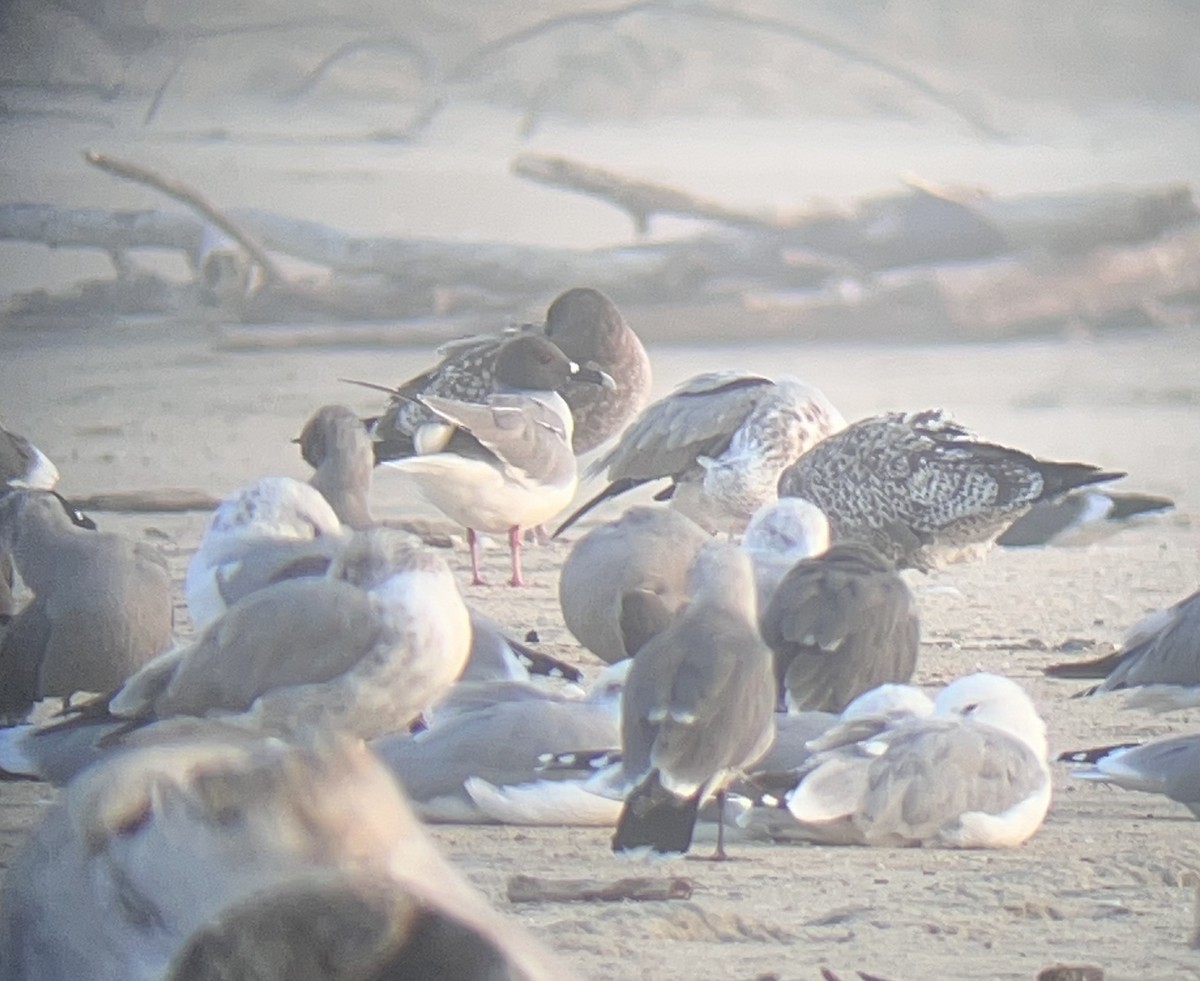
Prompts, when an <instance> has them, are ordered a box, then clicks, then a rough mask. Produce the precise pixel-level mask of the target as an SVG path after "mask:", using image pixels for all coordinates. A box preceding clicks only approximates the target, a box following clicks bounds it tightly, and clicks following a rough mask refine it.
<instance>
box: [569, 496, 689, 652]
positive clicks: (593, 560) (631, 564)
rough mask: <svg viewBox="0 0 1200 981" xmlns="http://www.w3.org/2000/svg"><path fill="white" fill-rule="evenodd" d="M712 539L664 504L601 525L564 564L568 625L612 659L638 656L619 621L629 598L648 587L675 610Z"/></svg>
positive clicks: (582, 640)
mask: <svg viewBox="0 0 1200 981" xmlns="http://www.w3.org/2000/svg"><path fill="white" fill-rule="evenodd" d="M708 540H709V535H708V533H707V532H705V531H704V529H702V528H701V527H700V526H699V525H697V524H696V523H695V522H694V521H692V520H691V519H690V518H687V517H685V516H684V515H682V514H680V513H678V512H676V511H672V510H668V509H666V508H656V507H646V506H639V507H633V508H630V509H629V510H628V511H626V512H625V513H624V514H623V515H621V517H620V518H618V519H617V520H615V521H611V522H608V523H607V524H603V525H597V526H596V527H595V528H593V529H591V530H590V531H589V532H588V533H587V534H586V535H584V536H583V537H582V538H580V539H579V541H577V542H576V543H575V544H574V545H573V546H572V548H571V551H570V552H569V553H568V555H567V558H566V560H565V561H564V562H563V567H562V573H561V575H560V576H559V580H558V600H559V605H560V606H561V608H562V615H563V622H564V623H565V624H566V625H567V629H568V630H570V631H571V633H572V634H574V636H575V639H576V640H578V641H579V643H581V644H582V645H583V646H584V647H586V648H587V649H588V650H589V651H591V652H592V653H593V654H595V655H596V657H598V658H600V660H602V661H605V662H607V663H608V664H615V663H616V662H617V661H620V660H623V659H624V658H626V657H630V656H632V655H633V654H635V653H636V651H630V650H628V649H627V645H626V640H625V637H624V636H623V632H622V625H621V624H622V616H623V615H624V613H625V608H626V606H627V605H628V602H627V601H628V600H629V598H630V597H631V595H636V594H637V591H648V592H650V593H653V594H655V595H656V596H657V597H659V598H660V599H661V600H662V602H663V604H664V606H665V608H666V610H667V612H668V613H674V611H675V610H677V609H678V608H679V607H680V606H682V605H683V603H684V601H685V600H686V599H687V589H686V583H687V570H688V568H689V567H690V566H691V564H692V560H693V559H694V558H695V557H696V553H697V551H699V549H700V547H701V546H702V545H703V544H704V543H705V542H706V541H708Z"/></svg>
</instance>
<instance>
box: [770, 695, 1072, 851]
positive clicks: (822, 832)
mask: <svg viewBox="0 0 1200 981" xmlns="http://www.w3.org/2000/svg"><path fill="white" fill-rule="evenodd" d="M876 721H877V723H878V724H877V725H874V726H872V725H871V723H872V720H871V719H857V720H852V721H851V722H849V723H847V724H846V725H845V727H835V728H833V729H831V730H830V731H829V732H828V733H826V734H825V735H824V736H822V737H820V738H819V739H818V740H817V742H816V748H818V749H820V750H821V752H819V753H818V754H817V755H816V756H814V757H813V759H812V760H811V761H810V762H809V764H808V766H807V767H806V769H805V770H803V771H802V776H801V779H800V782H799V783H798V784H797V785H796V786H795V787H794V789H792V790H791V791H790V792H789V793H788V794H787V797H786V809H787V811H789V812H790V813H791V816H792V818H793V819H794V822H795V823H794V824H792V825H789V827H788V830H787V831H786V832H785V833H783V834H782V835H781V836H783V837H789V838H801V839H804V840H808V841H814V842H818V843H823V844H840V845H874V846H885V847H889V846H911V845H931V846H940V847H945V848H1009V847H1015V846H1017V845H1020V844H1022V843H1023V842H1025V841H1027V840H1028V839H1029V838H1030V837H1031V836H1032V835H1033V834H1034V833H1035V832H1036V831H1037V829H1038V828H1039V827H1041V824H1042V821H1043V819H1044V818H1045V816H1046V811H1047V809H1048V808H1049V806H1050V770H1049V767H1048V766H1047V763H1046V726H1045V723H1044V722H1043V721H1042V719H1041V717H1040V716H1039V715H1038V713H1037V709H1036V708H1035V707H1034V705H1033V702H1032V701H1031V700H1030V698H1029V696H1028V695H1027V694H1026V693H1025V690H1024V689H1023V688H1021V686H1020V685H1018V684H1017V683H1016V682H1014V681H1010V680H1009V679H1008V678H1003V677H1000V676H998V675H992V674H973V675H969V676H967V677H964V678H959V679H958V680H957V681H954V682H952V683H951V684H949V685H947V686H946V687H945V688H944V689H942V691H941V692H939V693H938V695H937V698H936V699H935V700H934V713H933V715H932V716H931V717H929V718H924V719H921V718H916V719H914V718H907V719H902V720H901V721H899V722H897V721H895V720H894V719H880V720H876ZM864 730H865V731H864Z"/></svg>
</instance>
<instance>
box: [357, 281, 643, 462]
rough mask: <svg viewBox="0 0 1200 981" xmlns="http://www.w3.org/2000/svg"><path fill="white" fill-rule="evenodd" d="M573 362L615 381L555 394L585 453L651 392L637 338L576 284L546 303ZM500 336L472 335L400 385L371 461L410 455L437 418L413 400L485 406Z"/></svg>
mask: <svg viewBox="0 0 1200 981" xmlns="http://www.w3.org/2000/svg"><path fill="white" fill-rule="evenodd" d="M530 330H531V332H533V333H535V334H544V336H546V337H549V338H550V340H552V341H553V342H554V343H555V344H556V345H557V346H558V347H559V349H560V350H561V351H562V352H563V353H564V354H565V355H566V356H567V357H568V358H570V359H571V360H572V361H574V362H576V363H577V364H580V365H583V366H584V367H592V368H598V369H599V370H601V371H603V372H605V373H606V374H608V375H609V376H611V377H612V379H613V382H614V384H613V386H612V387H611V388H599V389H598V388H596V387H594V386H592V385H588V384H579V383H576V382H573V381H568V382H567V383H566V384H565V385H564V386H563V387H562V388H561V390H560V393H561V394H562V396H563V398H564V399H565V400H566V403H567V405H568V406H569V407H570V409H571V414H572V415H573V417H574V419H575V429H574V432H573V434H572V438H571V446H572V449H573V450H574V451H575V453H576V454H577V455H582V454H584V453H587V452H589V451H591V450H593V449H595V448H596V447H598V446H599V445H600V444H601V443H604V442H606V441H607V440H609V439H611V438H612V437H613V436H615V435H616V434H617V433H619V432H620V431H621V430H622V429H623V428H624V427H625V424H626V423H627V422H629V420H630V419H632V418H633V417H634V416H635V415H636V414H637V413H638V412H640V411H641V410H642V408H644V407H645V404H646V402H647V400H648V398H649V394H650V383H651V377H650V359H649V357H648V356H647V354H646V349H645V348H644V347H643V346H642V342H641V341H640V340H638V336H637V334H635V333H634V332H633V331H632V330H630V328H629V326H628V325H627V324H626V323H625V320H624V318H623V317H622V316H621V314H620V312H619V311H618V310H617V308H616V307H615V306H614V305H613V304H612V301H610V300H609V299H608V297H606V296H605V295H604V294H603V293H601V292H600V291H599V290H594V289H590V288H587V287H577V288H575V289H570V290H567V291H566V292H565V293H563V294H562V295H561V296H559V297H558V298H557V299H556V300H555V301H554V302H553V303H551V304H550V308H549V310H548V311H547V312H546V323H545V328H544V331H541V330H538V329H537V328H530ZM507 339H508V338H507V336H506V335H491V336H483V337H470V338H466V339H464V340H459V341H453V342H451V343H449V344H446V345H444V346H442V347H441V348H439V349H438V354H439V355H441V357H442V361H441V362H440V363H439V364H437V365H436V366H434V367H433V368H431V369H429V370H428V371H426V372H423V373H422V374H420V375H418V376H417V377H415V378H412V379H410V380H409V381H407V382H405V383H404V384H402V385H400V386H399V388H398V389H397V390H396V394H397V396H398V397H397V398H395V399H393V401H392V403H391V405H389V406H388V409H387V412H386V413H385V414H384V415H383V416H382V417H381V418H380V419H379V420H378V421H376V422H375V424H374V436H375V439H376V440H377V442H376V444H375V453H376V459H377V460H379V461H381V462H382V461H384V460H393V459H397V458H399V457H405V456H411V455H412V453H413V452H414V446H413V437H414V434H416V433H417V432H418V431H419V430H420V428H421V427H422V426H425V425H428V424H431V423H436V422H438V421H439V420H438V419H437V417H436V416H434V415H433V414H431V413H430V412H429V411H428V410H427V409H426V408H424V407H423V406H421V405H420V404H419V403H418V402H416V401H415V399H416V397H417V396H418V395H437V396H441V397H443V398H450V399H454V400H455V401H459V402H486V401H487V399H488V397H489V396H491V395H492V394H493V393H494V391H495V390H496V388H495V380H496V358H497V354H498V352H499V350H500V348H501V346H502V345H503V344H504V343H505V341H506V340H507Z"/></svg>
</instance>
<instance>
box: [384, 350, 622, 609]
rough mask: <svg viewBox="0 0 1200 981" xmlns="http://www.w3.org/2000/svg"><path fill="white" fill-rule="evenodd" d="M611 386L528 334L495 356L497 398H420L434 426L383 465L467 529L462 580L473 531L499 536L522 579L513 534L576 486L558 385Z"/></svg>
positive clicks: (556, 506)
mask: <svg viewBox="0 0 1200 981" xmlns="http://www.w3.org/2000/svg"><path fill="white" fill-rule="evenodd" d="M572 378H575V379H579V380H582V381H590V382H594V383H595V384H598V385H611V384H612V379H611V378H609V377H608V376H607V375H605V374H603V373H602V372H598V371H595V370H591V369H586V368H583V369H581V368H580V367H579V366H578V365H577V364H575V363H574V362H573V361H570V360H568V359H567V357H566V355H564V354H563V353H562V352H561V351H560V350H559V349H558V348H557V347H555V346H554V344H553V343H552V342H551V341H549V340H548V339H546V338H545V337H541V336H538V335H536V334H518V335H517V336H516V337H514V338H512V339H510V340H508V341H506V342H505V344H504V345H503V346H502V347H501V349H500V350H499V351H498V352H497V354H496V366H495V379H494V380H495V385H496V392H495V393H494V394H492V395H491V396H489V397H488V399H487V401H486V402H484V403H482V404H480V403H473V402H463V401H458V400H455V399H447V398H444V397H442V396H437V395H419V396H417V400H418V401H419V402H420V404H421V405H422V406H424V407H425V408H427V409H429V410H430V411H431V412H432V413H433V414H434V415H435V416H436V417H437V419H438V420H440V421H439V422H438V423H435V424H427V425H425V426H422V427H421V429H420V430H419V431H418V432H417V434H416V435H415V437H414V446H415V448H416V450H417V452H416V454H415V455H413V456H408V457H404V458H402V459H396V460H389V461H387V462H386V465H387V466H388V467H391V468H394V469H395V470H398V471H399V472H400V473H401V474H402V475H403V476H404V477H405V478H406V480H407V482H408V484H409V486H411V487H412V488H413V490H415V491H416V492H417V493H418V494H419V495H420V496H422V497H423V498H424V499H425V500H427V501H428V502H429V503H430V504H432V505H433V506H434V507H436V508H437V509H438V510H439V511H441V512H442V513H443V514H445V515H446V516H447V517H448V518H450V519H451V520H453V521H456V522H458V523H459V524H461V525H463V526H465V527H466V529H467V543H468V545H469V547H470V551H471V583H472V585H483V584H484V580H483V578H482V576H481V575H480V572H479V548H478V541H477V537H476V534H477V532H479V531H487V532H496V533H498V532H505V531H506V532H508V542H509V548H510V551H511V554H512V576H511V578H510V580H509V582H510V584H511V585H513V586H521V585H524V579H523V577H522V575H521V558H520V555H521V553H520V549H521V531H522V529H524V528H533V527H536V526H538V525H541V524H542V523H544V522H546V521H548V520H549V519H550V518H552V517H554V515H556V514H558V513H559V512H560V511H562V510H563V508H565V507H566V506H567V504H569V503H570V501H571V498H572V497H573V496H574V494H575V488H576V486H577V485H578V480H579V477H578V471H577V468H576V464H575V455H574V453H573V452H572V450H571V433H572V429H573V426H574V423H573V421H572V418H571V412H570V409H568V407H567V404H566V402H565V401H563V398H562V396H561V395H559V394H558V389H560V388H562V387H563V386H564V385H565V384H566V383H567V382H568V381H569V380H570V379H572Z"/></svg>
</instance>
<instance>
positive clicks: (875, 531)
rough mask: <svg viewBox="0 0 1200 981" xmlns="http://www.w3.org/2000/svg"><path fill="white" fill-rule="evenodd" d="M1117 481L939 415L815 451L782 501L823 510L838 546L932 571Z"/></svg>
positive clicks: (890, 422) (895, 417)
mask: <svg viewBox="0 0 1200 981" xmlns="http://www.w3.org/2000/svg"><path fill="white" fill-rule="evenodd" d="M1120 476H1123V474H1121V473H1117V472H1113V471H1103V470H1101V469H1100V468H1099V467H1094V466H1091V465H1090V464H1084V463H1053V462H1050V461H1046V460H1038V459H1036V458H1034V457H1032V456H1030V455H1029V454H1028V453H1023V452H1021V451H1020V450H1013V449H1008V448H1007V447H1003V446H998V445H996V444H994V443H985V442H983V441H981V440H980V439H979V438H978V437H976V436H975V435H974V434H973V433H972V432H970V431H969V430H967V429H965V428H964V427H962V426H960V425H959V424H958V423H956V422H954V421H953V420H951V419H950V418H948V417H947V416H946V415H944V414H943V413H942V412H941V411H940V410H927V411H924V412H912V413H902V412H888V413H884V414H883V415H878V416H872V417H871V418H868V419H863V420H861V421H859V422H856V423H854V424H853V425H851V426H849V427H848V428H846V429H844V430H843V431H842V432H840V433H838V434H836V435H835V436H831V437H829V438H828V439H825V440H823V441H821V442H820V443H818V444H817V445H816V446H814V447H813V448H812V449H811V450H809V451H808V452H807V453H805V454H804V455H803V456H802V457H800V458H799V459H798V460H797V461H796V462H795V463H793V464H792V465H791V466H789V467H788V468H787V469H786V470H784V471H783V474H782V475H781V476H780V478H779V496H780V497H802V498H805V499H806V500H808V501H811V502H812V503H813V504H815V505H816V506H817V507H819V508H820V509H821V510H822V511H824V512H825V515H826V517H828V518H829V524H830V527H831V529H832V531H833V541H834V542H835V543H838V542H843V541H859V542H865V543H866V544H868V545H870V546H872V547H873V548H874V549H875V550H876V551H877V552H879V553H880V554H881V555H883V556H884V558H886V559H889V560H891V561H892V562H894V563H895V565H896V567H897V568H899V569H905V568H915V569H920V570H923V571H929V570H932V569H935V568H938V567H939V566H941V565H944V564H945V563H946V562H948V561H954V560H955V559H960V558H963V557H965V556H966V555H968V554H974V553H977V552H979V551H981V550H983V549H986V548H987V547H989V546H990V545H991V543H992V542H993V541H994V540H995V538H996V537H997V536H998V535H999V534H1000V533H1001V532H1002V531H1003V530H1004V529H1005V528H1006V527H1008V525H1010V524H1011V523H1012V522H1013V521H1014V520H1015V519H1016V518H1018V517H1019V516H1020V515H1022V514H1024V513H1025V512H1026V511H1028V510H1029V508H1030V507H1032V506H1033V505H1034V504H1035V503H1037V502H1038V501H1043V500H1047V499H1052V498H1055V497H1057V496H1058V495H1060V494H1065V493H1066V492H1067V491H1069V490H1071V489H1072V488H1074V487H1078V486H1081V485H1084V484H1092V483H1097V482H1100V481H1105V480H1113V479H1115V478H1117V477H1120Z"/></svg>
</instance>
